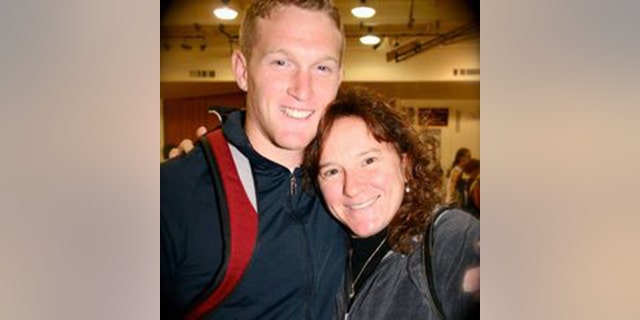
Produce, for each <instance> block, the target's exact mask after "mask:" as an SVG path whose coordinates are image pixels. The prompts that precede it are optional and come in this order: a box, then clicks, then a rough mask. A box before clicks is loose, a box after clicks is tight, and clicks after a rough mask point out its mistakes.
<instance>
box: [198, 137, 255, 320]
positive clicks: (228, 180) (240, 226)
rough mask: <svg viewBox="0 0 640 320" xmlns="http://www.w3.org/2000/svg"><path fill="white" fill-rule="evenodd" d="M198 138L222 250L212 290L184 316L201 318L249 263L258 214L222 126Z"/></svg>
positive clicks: (231, 290) (223, 294) (236, 281)
mask: <svg viewBox="0 0 640 320" xmlns="http://www.w3.org/2000/svg"><path fill="white" fill-rule="evenodd" d="M200 141H201V144H202V148H203V150H204V154H205V157H206V158H207V163H208V164H209V169H210V170H209V171H210V173H211V180H212V181H213V185H214V191H215V192H216V197H217V198H218V210H219V214H220V220H221V225H222V229H223V230H222V234H223V237H224V243H225V249H224V251H225V252H224V255H223V258H222V259H223V262H222V268H221V269H220V271H219V272H218V274H217V275H216V277H215V279H214V280H213V281H212V283H211V285H210V286H209V289H208V290H209V291H211V292H210V293H209V294H208V295H206V296H204V297H201V298H200V299H198V303H197V304H196V305H195V307H193V308H191V311H190V312H189V314H187V319H200V318H202V317H203V316H205V315H206V314H208V313H209V312H210V311H211V310H213V309H215V308H216V307H217V306H218V305H220V303H221V302H222V301H223V300H224V299H225V298H226V297H227V296H228V295H229V294H231V292H233V289H234V288H235V287H236V285H237V284H238V283H239V282H240V279H241V278H242V275H243V274H244V272H245V270H246V268H247V266H248V265H249V262H250V260H251V256H252V255H253V250H254V248H255V244H256V238H257V234H258V215H257V213H256V211H255V209H254V208H253V205H252V204H251V201H250V200H249V198H248V196H247V194H246V192H245V189H244V187H243V185H242V181H241V179H240V177H239V175H238V170H237V168H236V165H235V162H234V159H233V156H232V155H231V150H230V149H229V146H228V145H227V141H226V139H225V138H224V135H223V133H222V130H220V129H218V130H214V131H211V132H209V133H207V134H206V135H205V136H203V137H202V138H201V139H200ZM211 288H215V289H213V290H212V289H211Z"/></svg>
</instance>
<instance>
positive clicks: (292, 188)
mask: <svg viewBox="0 0 640 320" xmlns="http://www.w3.org/2000/svg"><path fill="white" fill-rule="evenodd" d="M297 187H298V183H297V182H296V175H295V173H293V172H292V173H291V178H290V179H289V204H290V206H291V217H292V218H293V219H294V220H295V221H296V222H297V223H298V224H299V225H300V229H301V230H302V238H303V239H302V240H303V241H304V243H305V245H304V250H305V253H306V257H307V259H306V260H307V261H309V264H310V265H309V270H310V273H311V275H310V276H311V279H310V281H311V283H310V284H309V286H310V292H309V300H308V301H307V303H306V307H305V309H306V312H305V313H306V319H312V316H311V306H310V305H309V301H312V300H313V296H314V287H313V285H314V283H315V270H314V266H313V261H312V256H311V249H310V248H309V234H308V233H307V229H306V227H305V226H304V224H303V223H302V221H300V219H298V216H296V213H295V205H294V199H293V197H294V196H295V194H296V189H297Z"/></svg>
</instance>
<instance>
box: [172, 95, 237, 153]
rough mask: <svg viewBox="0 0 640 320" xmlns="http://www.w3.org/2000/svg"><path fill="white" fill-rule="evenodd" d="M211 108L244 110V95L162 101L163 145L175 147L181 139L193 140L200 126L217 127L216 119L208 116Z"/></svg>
mask: <svg viewBox="0 0 640 320" xmlns="http://www.w3.org/2000/svg"><path fill="white" fill-rule="evenodd" d="M213 106H223V107H233V108H244V106H245V94H244V93H230V94H221V95H213V96H205V97H197V98H183V99H168V100H165V101H164V107H163V118H164V143H165V144H174V145H177V144H178V143H180V141H182V140H183V139H186V138H189V139H192V140H194V139H195V138H196V137H195V132H196V128H198V127H199V126H201V125H204V126H206V127H207V128H209V129H211V128H214V127H215V126H217V125H218V118H217V117H216V116H215V115H213V114H209V112H208V110H209V108H210V107H213Z"/></svg>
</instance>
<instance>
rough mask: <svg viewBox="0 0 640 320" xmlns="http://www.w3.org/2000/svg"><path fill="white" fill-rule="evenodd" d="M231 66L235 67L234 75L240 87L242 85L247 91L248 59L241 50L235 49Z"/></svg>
mask: <svg viewBox="0 0 640 320" xmlns="http://www.w3.org/2000/svg"><path fill="white" fill-rule="evenodd" d="M231 68H232V69H233V76H234V77H235V78H236V83H237V84H238V87H240V89H242V91H245V92H246V91H247V88H248V81H247V79H248V78H247V69H248V61H247V59H246V58H245V56H244V54H242V52H240V50H235V51H233V54H232V55H231Z"/></svg>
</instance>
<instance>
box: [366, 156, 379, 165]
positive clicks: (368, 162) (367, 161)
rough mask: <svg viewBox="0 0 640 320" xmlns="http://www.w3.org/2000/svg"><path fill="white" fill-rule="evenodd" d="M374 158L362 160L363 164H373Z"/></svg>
mask: <svg viewBox="0 0 640 320" xmlns="http://www.w3.org/2000/svg"><path fill="white" fill-rule="evenodd" d="M376 160H377V159H376V158H375V157H371V158H367V159H365V160H364V164H372V163H374V162H376Z"/></svg>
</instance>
